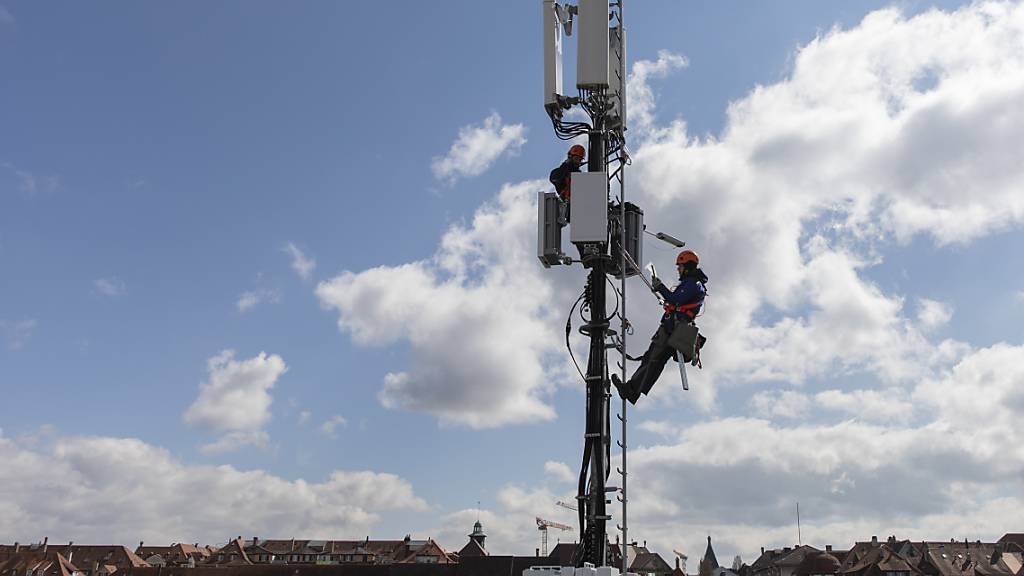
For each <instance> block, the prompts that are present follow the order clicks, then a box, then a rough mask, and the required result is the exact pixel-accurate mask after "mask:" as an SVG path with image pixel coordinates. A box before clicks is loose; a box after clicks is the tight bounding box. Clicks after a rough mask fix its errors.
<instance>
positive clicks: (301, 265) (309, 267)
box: [284, 242, 316, 280]
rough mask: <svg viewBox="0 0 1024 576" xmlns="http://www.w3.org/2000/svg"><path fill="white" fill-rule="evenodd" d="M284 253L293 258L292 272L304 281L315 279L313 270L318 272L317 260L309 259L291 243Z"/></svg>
mask: <svg viewBox="0 0 1024 576" xmlns="http://www.w3.org/2000/svg"><path fill="white" fill-rule="evenodd" d="M284 251H285V252H287V253H288V255H289V256H291V258H292V270H295V273H296V274H298V275H299V278H302V279H303V280H310V279H311V278H312V277H313V270H316V259H314V258H309V257H307V256H306V255H305V254H304V253H303V252H302V250H300V249H299V247H298V246H296V245H295V244H294V243H292V242H289V243H288V244H287V245H286V246H285V247H284Z"/></svg>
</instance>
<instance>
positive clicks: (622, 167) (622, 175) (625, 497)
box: [618, 0, 653, 574]
mask: <svg viewBox="0 0 1024 576" xmlns="http://www.w3.org/2000/svg"><path fill="white" fill-rule="evenodd" d="M623 2H624V0H618V9H619V42H618V46H619V50H620V51H621V54H619V58H618V60H619V78H620V79H621V80H622V81H621V82H620V83H619V89H620V90H621V93H620V94H619V114H620V117H621V118H622V120H623V121H622V122H621V123H620V124H619V125H620V127H621V130H622V149H621V151H620V153H619V170H618V173H619V208H620V211H619V219H620V226H619V230H620V236H619V252H620V253H621V254H622V261H621V262H620V263H619V271H620V272H621V273H622V279H621V281H620V290H621V292H622V317H621V320H622V322H621V324H620V326H621V330H620V332H619V334H620V338H621V341H622V350H621V352H622V361H621V362H620V364H621V365H622V368H621V370H622V373H621V375H620V376H619V377H620V378H621V379H622V381H623V382H625V381H626V375H627V370H626V360H627V358H626V325H627V321H626V277H627V276H628V275H627V274H626V258H629V259H630V260H632V258H630V257H629V255H628V254H626V157H625V153H626V126H625V118H626V33H625V28H624V26H625V24H624V23H623V9H622V4H623ZM642 241H643V240H642V237H641V242H642ZM633 265H634V268H636V262H633ZM637 274H639V276H640V277H641V278H643V277H644V275H643V273H641V272H640V270H639V269H637ZM644 282H647V279H646V278H645V279H644ZM652 289H653V286H652ZM627 406H628V404H627V402H626V399H625V398H623V399H622V414H621V416H620V417H619V421H620V422H622V440H621V441H619V446H620V447H621V449H622V468H621V470H620V471H619V472H620V474H621V475H622V498H621V500H622V546H621V547H620V549H619V552H620V553H621V554H622V569H621V573H622V574H625V573H626V572H627V571H628V570H629V553H628V552H627V550H628V546H629V516H628V504H629V492H628V491H627V488H626V486H627V484H626V481H627V476H628V468H627V467H626V452H627V450H626V445H627V444H626V429H627V428H626V419H627V414H626V407H627Z"/></svg>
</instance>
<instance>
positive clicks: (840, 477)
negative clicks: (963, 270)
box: [629, 344, 1024, 554]
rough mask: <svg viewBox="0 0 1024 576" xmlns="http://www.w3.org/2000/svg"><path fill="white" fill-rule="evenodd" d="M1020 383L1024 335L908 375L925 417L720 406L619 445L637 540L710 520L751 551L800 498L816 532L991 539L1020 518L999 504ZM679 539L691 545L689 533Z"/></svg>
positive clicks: (700, 526) (783, 539) (772, 535)
mask: <svg viewBox="0 0 1024 576" xmlns="http://www.w3.org/2000/svg"><path fill="white" fill-rule="evenodd" d="M1022 384H1024V347H1022V346H1016V347H1014V346H1008V345H1002V344H1001V345H997V346H993V347H991V348H986V349H981V350H978V351H976V352H974V353H972V354H970V355H969V356H967V357H966V358H964V359H963V360H962V361H961V362H959V363H958V364H957V365H956V366H955V367H954V368H952V369H951V370H949V371H948V372H946V373H945V374H944V375H942V376H941V377H939V378H937V379H935V380H926V381H923V382H922V383H920V384H918V385H916V386H915V388H914V391H913V399H914V402H916V403H919V404H920V405H921V406H922V407H923V408H924V409H925V411H926V412H927V413H928V414H930V415H933V418H932V419H931V420H929V421H928V422H926V423H923V424H921V425H919V426H913V427H906V426H904V425H902V423H901V422H900V421H899V420H897V419H880V420H881V421H880V422H878V423H862V422H857V421H845V422H840V423H837V424H820V425H799V426H777V425H774V424H772V423H771V422H769V421H766V420H760V419H750V418H722V419H716V420H712V421H708V422H702V423H698V424H694V425H691V426H688V427H685V428H681V429H679V430H678V433H677V435H676V437H675V438H674V439H673V441H671V442H669V443H667V444H664V445H657V446H652V447H649V448H642V449H637V450H632V451H631V452H630V459H629V462H630V472H631V474H630V486H631V490H633V492H631V495H630V503H631V504H630V507H631V508H630V509H631V510H632V514H635V516H631V519H630V523H631V524H635V525H637V526H645V527H646V529H649V530H651V531H652V532H653V534H651V535H649V536H646V538H648V539H649V540H653V541H655V542H657V543H658V545H659V547H667V546H668V545H671V543H672V541H673V539H675V538H678V536H679V535H680V534H688V533H696V534H704V533H705V531H706V530H709V529H711V528H712V527H713V528H714V533H717V534H719V535H721V537H723V538H725V539H726V543H725V544H724V545H723V548H724V549H725V550H737V551H741V552H743V553H744V554H749V553H750V552H751V551H753V550H756V549H757V548H758V546H769V545H776V544H778V545H781V544H786V545H790V544H792V542H791V541H790V538H792V535H791V534H789V533H788V528H786V530H780V529H779V526H785V525H787V524H788V523H789V521H790V519H791V516H792V513H793V512H792V508H793V505H794V503H795V502H796V501H797V500H799V501H800V509H801V514H802V516H803V519H804V521H805V522H806V524H805V526H811V527H813V528H812V529H813V532H814V536H813V538H814V540H813V541H817V542H850V541H852V540H853V539H854V538H858V539H863V538H864V537H865V534H872V533H885V534H890V533H892V534H897V535H899V536H900V537H907V538H925V537H928V538H934V537H935V534H943V533H949V534H953V533H961V534H962V533H965V532H964V531H965V530H969V533H970V534H972V538H973V537H975V536H973V535H976V536H977V537H981V538H986V539H990V540H994V539H996V538H998V537H999V536H1001V535H1002V534H1003V533H1005V532H1010V531H1013V530H1014V525H1015V523H1016V522H1017V520H1016V518H1015V514H1014V513H1013V512H1012V511H1000V510H999V509H998V508H997V507H998V506H999V505H1000V504H997V503H1002V504H1011V503H1012V504H1013V505H1015V506H1019V505H1020V504H1021V503H1024V492H1022V490H1021V487H1020V485H1019V483H1018V482H1017V480H1016V479H1018V478H1019V477H1020V475H1021V474H1022V473H1024V464H1022V462H1024V459H1022V456H1024V449H1022V448H1020V446H1021V444H1020V440H1021V437H1022V436H1024V431H1022V430H1021V427H1020V426H1016V425H1015V424H1014V422H1015V419H1019V411H1020V409H1021V407H1022V406H1024V386H1022ZM982 510H986V511H987V512H985V514H992V516H991V517H988V516H982V515H981V514H983V512H982ZM740 511H742V514H741V513H740ZM728 518H742V520H741V521H729V520H725V519H728ZM983 518H984V519H985V520H983ZM988 520H990V521H991V524H990V525H985V522H986V521H988ZM957 522H964V523H965V524H969V525H970V526H971V527H970V529H968V528H958V527H957ZM805 530H806V528H805ZM943 530H945V531H946V532H943ZM804 534H805V537H807V532H806V531H805V533H804ZM929 535H930V536H929ZM808 539H810V537H808ZM689 546H690V548H689V549H690V550H699V549H700V548H699V546H700V543H699V538H697V537H694V538H692V539H691V541H690V542H689Z"/></svg>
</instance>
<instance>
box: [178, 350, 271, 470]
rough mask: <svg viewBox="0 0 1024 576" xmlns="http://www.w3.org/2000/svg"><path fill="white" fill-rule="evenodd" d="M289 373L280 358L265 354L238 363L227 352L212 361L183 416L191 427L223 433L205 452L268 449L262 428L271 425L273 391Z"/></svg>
mask: <svg viewBox="0 0 1024 576" xmlns="http://www.w3.org/2000/svg"><path fill="white" fill-rule="evenodd" d="M287 370H288V368H287V366H285V363H284V360H282V359H281V357H280V356H278V355H276V354H273V355H270V356H267V354H266V353H264V352H260V354H259V355H257V356H255V357H254V358H249V359H247V360H235V353H234V351H233V350H225V351H223V352H221V353H220V354H218V355H217V356H214V357H213V358H210V359H209V360H208V361H207V371H208V373H209V377H208V379H207V381H206V382H204V383H203V384H201V385H200V387H199V396H198V397H197V398H196V400H195V402H193V403H192V405H191V406H189V407H188V409H187V410H186V411H185V413H184V416H183V418H184V420H185V423H186V424H188V425H190V426H195V427H199V428H203V429H205V430H208V431H211V432H218V433H224V435H223V436H222V437H221V438H220V439H219V440H217V441H215V442H213V443H212V444H207V445H205V446H203V447H202V450H203V451H204V452H207V453H218V452H225V451H229V450H234V449H237V448H240V447H242V446H248V445H254V446H265V445H266V443H267V441H268V439H269V438H268V436H267V434H266V432H264V431H263V426H264V425H265V424H266V423H267V422H269V421H270V405H271V403H272V402H273V397H271V395H270V389H271V388H273V387H274V384H275V383H276V382H277V379H278V378H280V377H281V375H282V374H284V373H285V372H286V371H287Z"/></svg>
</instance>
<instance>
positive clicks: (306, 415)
mask: <svg viewBox="0 0 1024 576" xmlns="http://www.w3.org/2000/svg"><path fill="white" fill-rule="evenodd" d="M312 417H313V413H312V412H310V411H309V410H303V411H302V412H299V425H300V426H302V425H303V424H305V423H307V422H309V419H310V418H312Z"/></svg>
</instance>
